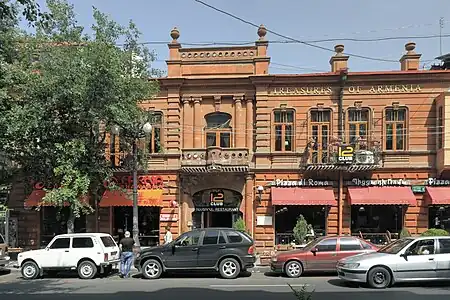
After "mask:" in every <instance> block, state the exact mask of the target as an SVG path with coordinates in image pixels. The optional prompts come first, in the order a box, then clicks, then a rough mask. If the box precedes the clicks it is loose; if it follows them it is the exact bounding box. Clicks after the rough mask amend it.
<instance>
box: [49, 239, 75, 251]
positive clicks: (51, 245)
mask: <svg viewBox="0 0 450 300" xmlns="http://www.w3.org/2000/svg"><path fill="white" fill-rule="evenodd" d="M58 240H69V246H67V248H52V247H53V245H54V244H55V243H56V242H57V241H58ZM71 246H72V241H71V238H70V237H58V238H55V239H54V240H53V242H52V243H51V244H50V245H49V246H48V248H49V249H51V250H58V249H70V247H71Z"/></svg>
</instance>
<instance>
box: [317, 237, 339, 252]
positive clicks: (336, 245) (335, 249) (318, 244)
mask: <svg viewBox="0 0 450 300" xmlns="http://www.w3.org/2000/svg"><path fill="white" fill-rule="evenodd" d="M332 240H334V241H336V242H335V246H334V250H327V251H320V250H319V247H318V246H320V244H322V243H324V242H328V241H332ZM314 248H315V249H316V250H317V252H318V253H319V252H337V251H338V250H337V249H338V238H337V237H333V238H326V239H323V240H321V241H320V242H318V243H317V244H316V245H315V246H314ZM339 249H340V248H339Z"/></svg>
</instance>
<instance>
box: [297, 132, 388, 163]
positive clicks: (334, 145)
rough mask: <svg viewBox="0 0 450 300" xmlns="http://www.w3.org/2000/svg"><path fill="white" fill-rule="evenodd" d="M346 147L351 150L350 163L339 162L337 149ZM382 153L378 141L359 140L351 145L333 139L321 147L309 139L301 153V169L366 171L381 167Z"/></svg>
mask: <svg viewBox="0 0 450 300" xmlns="http://www.w3.org/2000/svg"><path fill="white" fill-rule="evenodd" d="M343 145H348V146H351V147H352V148H353V153H352V155H351V157H352V161H351V163H346V164H344V163H342V162H341V161H339V148H340V147H341V146H343ZM381 158H382V151H381V145H380V143H379V142H378V141H376V140H372V141H371V142H368V141H366V140H363V139H360V140H358V141H356V142H354V143H351V144H345V143H342V142H341V141H340V140H339V139H337V138H333V139H332V140H331V142H330V143H329V144H328V145H325V146H324V145H321V144H319V143H316V142H315V140H314V139H311V140H310V141H309V143H308V144H307V146H306V148H305V151H304V153H303V157H302V161H301V167H303V168H305V169H307V170H347V171H368V170H375V169H378V168H380V167H382V159H381Z"/></svg>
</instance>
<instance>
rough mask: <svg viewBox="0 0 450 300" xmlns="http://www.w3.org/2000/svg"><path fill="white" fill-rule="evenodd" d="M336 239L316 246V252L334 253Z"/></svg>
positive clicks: (324, 241) (327, 240)
mask: <svg viewBox="0 0 450 300" xmlns="http://www.w3.org/2000/svg"><path fill="white" fill-rule="evenodd" d="M336 245H337V239H326V240H323V241H321V242H320V243H319V244H317V246H316V248H317V251H318V252H329V251H336Z"/></svg>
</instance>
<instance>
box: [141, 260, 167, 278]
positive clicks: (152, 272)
mask: <svg viewBox="0 0 450 300" xmlns="http://www.w3.org/2000/svg"><path fill="white" fill-rule="evenodd" d="M161 274H162V265H161V264H160V262H159V261H157V260H155V259H149V260H147V261H146V262H145V263H144V265H143V266H142V275H143V276H144V277H145V278H147V279H158V278H159V277H161Z"/></svg>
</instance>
